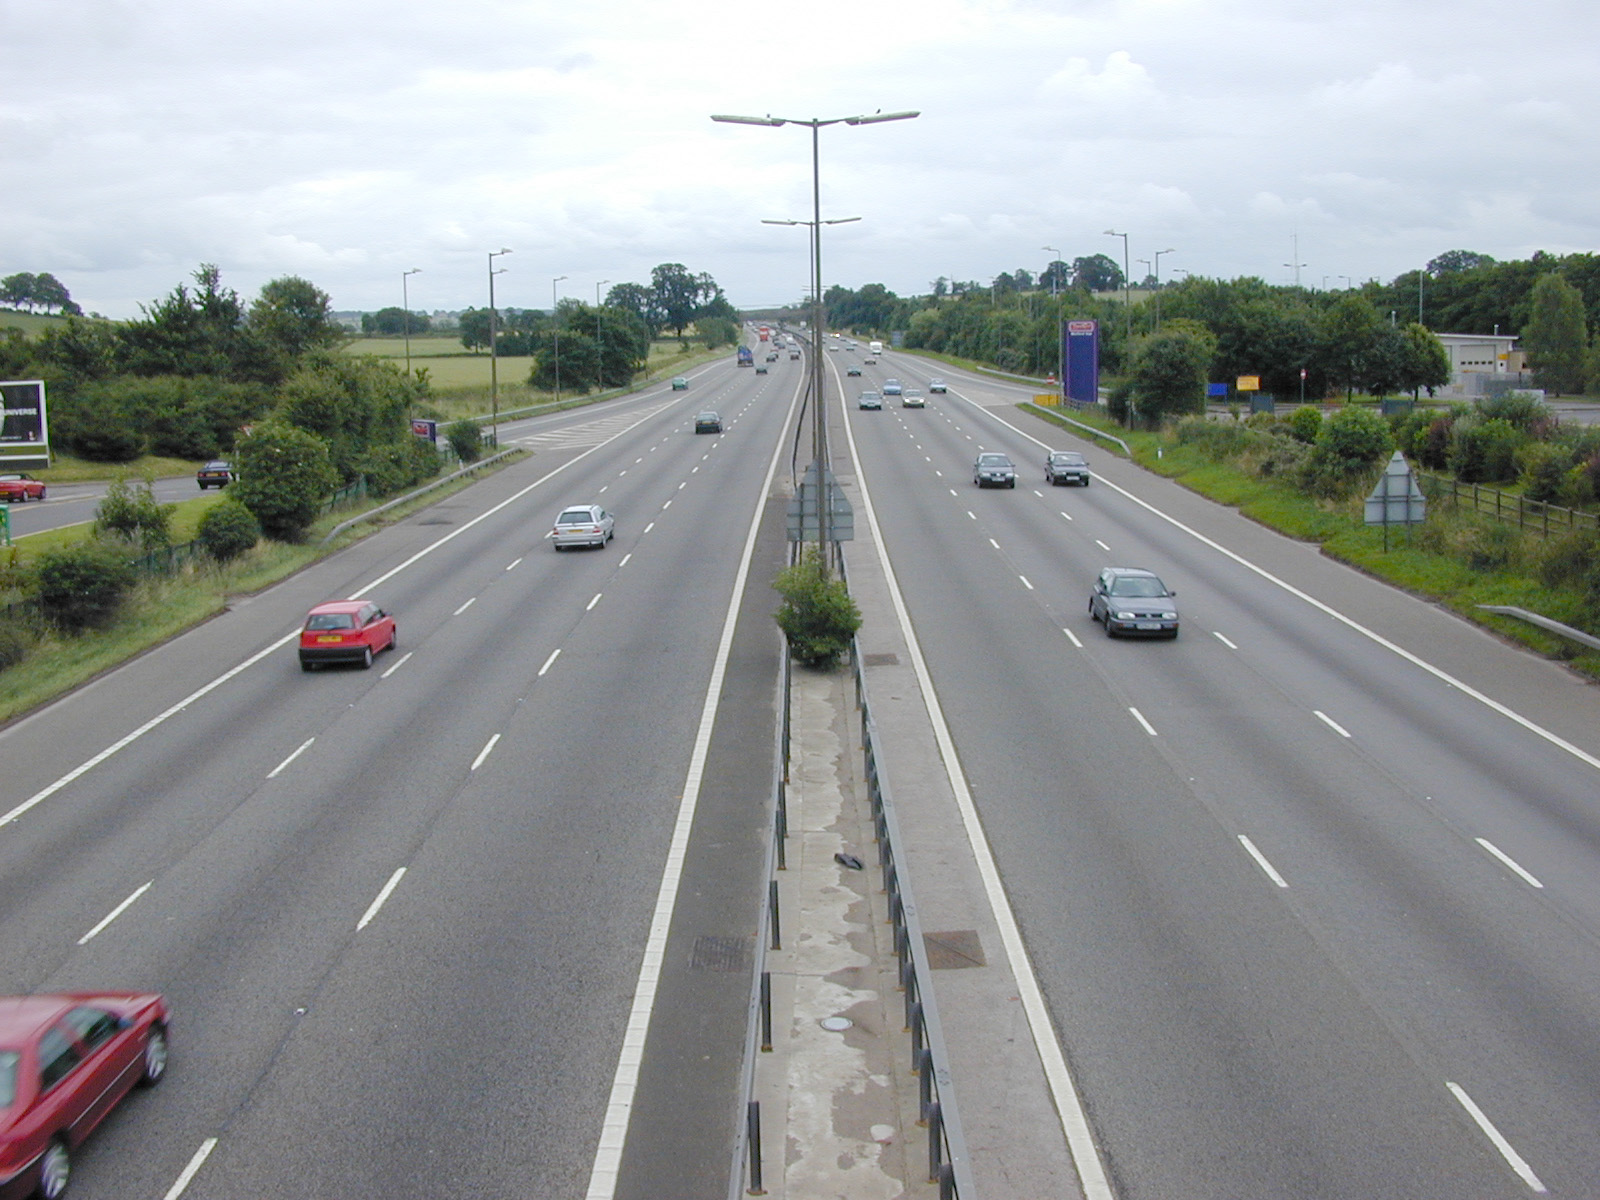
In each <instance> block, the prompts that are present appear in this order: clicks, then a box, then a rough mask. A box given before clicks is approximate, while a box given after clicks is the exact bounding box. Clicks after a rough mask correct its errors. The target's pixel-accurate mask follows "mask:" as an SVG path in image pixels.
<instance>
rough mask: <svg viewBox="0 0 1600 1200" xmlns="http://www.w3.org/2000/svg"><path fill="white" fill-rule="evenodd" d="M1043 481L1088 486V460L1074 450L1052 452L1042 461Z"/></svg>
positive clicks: (1052, 483)
mask: <svg viewBox="0 0 1600 1200" xmlns="http://www.w3.org/2000/svg"><path fill="white" fill-rule="evenodd" d="M1044 481H1045V482H1046V483H1048V484H1050V485H1052V486H1054V485H1055V484H1058V483H1072V484H1081V485H1083V486H1084V487H1088V486H1089V460H1088V459H1086V458H1084V457H1083V455H1081V454H1079V453H1078V452H1077V451H1076V450H1054V451H1051V453H1050V454H1049V455H1048V456H1047V457H1046V458H1045V460H1044Z"/></svg>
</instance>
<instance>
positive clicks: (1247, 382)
mask: <svg viewBox="0 0 1600 1200" xmlns="http://www.w3.org/2000/svg"><path fill="white" fill-rule="evenodd" d="M1233 386H1234V387H1236V388H1237V389H1238V390H1239V391H1241V392H1259V391H1260V390H1261V376H1259V375H1241V376H1239V378H1238V381H1237V382H1235V383H1234V385H1233Z"/></svg>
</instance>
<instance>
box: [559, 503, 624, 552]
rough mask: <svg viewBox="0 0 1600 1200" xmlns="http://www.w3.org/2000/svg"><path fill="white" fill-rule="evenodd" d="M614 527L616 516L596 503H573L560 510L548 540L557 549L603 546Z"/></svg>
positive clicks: (609, 537) (611, 535)
mask: <svg viewBox="0 0 1600 1200" xmlns="http://www.w3.org/2000/svg"><path fill="white" fill-rule="evenodd" d="M616 529H617V521H616V518H615V517H613V516H612V515H611V514H610V513H608V512H607V511H606V510H605V509H603V508H601V507H600V506H599V505H598V504H575V505H572V506H571V507H569V508H563V509H562V510H561V515H560V516H558V517H557V518H556V523H555V528H553V529H552V530H551V531H550V541H551V542H552V543H553V544H554V545H555V548H556V549H557V550H565V549H566V548H567V547H568V546H600V547H603V546H605V544H606V543H607V542H609V541H610V540H611V538H612V537H613V535H614V534H615V533H616Z"/></svg>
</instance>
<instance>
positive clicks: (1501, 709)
mask: <svg viewBox="0 0 1600 1200" xmlns="http://www.w3.org/2000/svg"><path fill="white" fill-rule="evenodd" d="M960 398H961V399H962V400H964V401H966V403H968V404H971V405H972V407H973V408H975V409H977V410H978V411H979V412H981V413H983V414H984V415H985V416H987V417H989V418H990V419H992V420H994V421H998V422H999V423H1000V424H1001V425H1004V426H1005V427H1006V428H1007V429H1009V430H1011V432H1012V433H1014V434H1016V435H1017V436H1018V437H1023V438H1026V439H1027V440H1028V441H1030V442H1032V443H1033V444H1034V445H1035V446H1040V447H1043V448H1044V449H1049V446H1048V444H1047V443H1045V442H1042V441H1040V440H1039V439H1038V438H1036V437H1034V436H1033V434H1031V433H1027V432H1025V431H1024V430H1021V429H1018V428H1017V427H1016V426H1015V425H1013V424H1012V423H1011V422H1010V421H1007V420H1006V419H1005V418H1004V417H999V416H996V415H995V414H994V413H993V412H991V411H990V410H989V409H987V408H984V407H983V405H981V404H978V403H975V402H974V401H971V400H967V398H966V397H965V396H962V397H960ZM1097 478H1099V480H1100V482H1101V483H1103V484H1105V485H1106V487H1108V488H1110V489H1111V490H1112V491H1114V492H1116V493H1117V494H1118V495H1120V496H1121V497H1123V498H1124V499H1125V500H1129V501H1131V502H1132V503H1134V504H1137V505H1138V506H1139V507H1140V508H1142V509H1144V510H1145V511H1146V512H1148V513H1150V514H1151V515H1152V516H1156V517H1159V518H1160V519H1161V520H1163V521H1165V522H1166V523H1167V524H1169V525H1171V526H1172V527H1173V528H1174V529H1177V530H1180V531H1181V532H1183V533H1186V534H1188V535H1189V536H1190V537H1192V538H1194V540H1195V541H1197V542H1199V543H1200V544H1201V545H1203V546H1207V547H1209V548H1210V549H1212V550H1215V551H1216V552H1217V553H1218V554H1220V555H1222V556H1223V557H1224V558H1228V559H1231V560H1233V561H1234V562H1236V563H1238V564H1239V565H1240V566H1241V567H1243V568H1244V569H1245V570H1247V571H1250V572H1252V573H1253V574H1255V575H1256V576H1258V577H1260V578H1261V579H1264V580H1266V581H1267V582H1268V583H1270V584H1272V585H1273V586H1274V587H1278V588H1282V589H1283V590H1284V591H1285V592H1288V593H1289V595H1291V596H1293V597H1294V598H1295V599H1297V600H1301V601H1304V602H1305V603H1306V604H1309V605H1310V606H1311V607H1312V608H1314V609H1316V610H1317V611H1318V612H1320V613H1324V614H1326V615H1327V616H1330V617H1332V618H1333V619H1334V620H1335V621H1338V622H1339V623H1340V624H1341V625H1344V626H1345V627H1346V628H1348V629H1350V630H1352V631H1354V632H1355V633H1358V634H1360V635H1361V636H1362V637H1364V638H1366V639H1368V640H1369V641H1371V642H1373V643H1374V644H1376V645H1378V646H1382V647H1383V648H1384V649H1385V650H1387V651H1389V652H1390V653H1391V654H1395V655H1398V656H1399V657H1400V658H1403V659H1404V660H1405V661H1406V662H1408V663H1410V664H1411V665H1412V666H1414V667H1416V668H1418V669H1419V670H1422V671H1426V672H1427V673H1428V674H1429V675H1432V676H1433V677H1434V678H1435V679H1437V680H1439V681H1440V682H1441V683H1446V684H1449V685H1450V686H1451V687H1453V688H1455V689H1456V690H1457V691H1459V692H1460V693H1461V694H1462V695H1463V696H1467V697H1470V698H1471V699H1473V700H1476V701H1477V702H1478V703H1479V704H1482V705H1483V706H1484V707H1485V708H1488V709H1490V710H1492V711H1494V712H1497V713H1499V714H1500V715H1501V716H1502V717H1504V718H1506V720H1508V721H1512V722H1514V723H1516V724H1518V725H1520V726H1522V727H1523V728H1524V729H1526V730H1527V731H1528V732H1529V733H1531V734H1533V735H1534V736H1535V737H1539V738H1543V739H1544V740H1545V741H1547V742H1549V743H1550V744H1551V745H1552V746H1555V747H1556V748H1557V749H1559V750H1564V751H1566V752H1567V753H1568V754H1570V755H1572V757H1573V758H1576V759H1577V760H1578V761H1579V762H1581V763H1583V764H1585V765H1586V766H1590V767H1593V768H1594V769H1595V770H1597V771H1600V758H1597V757H1596V756H1595V755H1593V754H1590V753H1589V752H1588V751H1587V750H1584V749H1583V748H1582V747H1579V746H1575V745H1573V744H1572V743H1571V742H1569V741H1567V740H1566V739H1565V738H1563V737H1562V736H1560V735H1559V734H1557V733H1553V732H1551V731H1550V730H1548V729H1546V728H1545V727H1544V726H1542V725H1539V724H1537V723H1536V722H1534V721H1531V720H1529V719H1528V718H1527V717H1525V716H1523V715H1522V714H1521V713H1519V712H1517V711H1516V710H1515V709H1513V708H1509V707H1507V706H1506V705H1504V704H1501V703H1500V702H1499V701H1498V700H1495V699H1493V698H1492V697H1490V696H1488V695H1486V694H1485V693H1483V692H1480V691H1479V690H1478V689H1477V688H1475V687H1473V686H1472V685H1471V684H1469V683H1466V682H1465V681H1463V680H1460V679H1457V678H1456V677H1455V676H1454V675H1451V674H1450V673H1449V672H1448V671H1446V670H1444V669H1443V668H1441V667H1436V666H1434V665H1433V664H1432V663H1430V662H1428V661H1427V660H1426V659H1424V658H1421V657H1420V656H1418V655H1416V654H1413V653H1412V652H1411V651H1409V650H1407V649H1406V648H1405V647H1403V646H1401V645H1399V644H1398V643H1396V642H1391V641H1390V640H1389V639H1388V638H1386V637H1384V636H1383V635H1382V634H1381V633H1378V632H1377V631H1376V630H1372V629H1368V628H1367V627H1366V626H1365V625H1363V624H1361V623H1360V622H1359V621H1357V620H1356V619H1355V618H1354V617H1347V616H1345V614H1344V613H1342V612H1340V611H1339V610H1338V609H1336V608H1334V607H1333V606H1332V605H1330V604H1325V603H1323V602H1322V601H1321V600H1318V599H1317V598H1316V597H1315V596H1313V595H1311V594H1310V593H1309V592H1303V591H1301V590H1300V589H1299V588H1297V587H1295V586H1294V584H1292V583H1289V582H1288V581H1287V580H1283V579H1279V578H1278V577H1277V576H1276V575H1274V574H1273V573H1272V572H1271V571H1269V570H1267V569H1266V568H1265V567H1259V566H1257V565H1256V564H1255V563H1253V562H1251V561H1250V560H1249V559H1248V558H1245V557H1244V555H1242V554H1239V553H1237V552H1235V551H1233V550H1229V549H1228V548H1227V547H1226V546H1224V545H1222V543H1220V542H1217V541H1213V540H1212V539H1211V538H1209V537H1207V536H1206V535H1205V534H1203V533H1201V532H1200V531H1199V530H1198V529H1194V528H1192V527H1190V526H1188V525H1185V524H1184V523H1183V522H1182V521H1180V520H1178V518H1177V517H1174V516H1171V515H1169V514H1168V513H1164V512H1162V511H1161V510H1160V509H1159V508H1157V507H1156V506H1155V505H1154V504H1151V503H1150V502H1149V501H1148V500H1142V499H1140V498H1139V497H1138V496H1135V495H1134V494H1133V493H1132V492H1130V491H1128V489H1127V488H1124V487H1118V486H1117V485H1116V484H1114V483H1112V482H1111V481H1110V480H1109V479H1107V478H1106V477H1105V476H1103V475H1101V476H1098V477H1097Z"/></svg>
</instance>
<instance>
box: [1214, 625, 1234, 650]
mask: <svg viewBox="0 0 1600 1200" xmlns="http://www.w3.org/2000/svg"><path fill="white" fill-rule="evenodd" d="M1211 636H1212V637H1214V638H1216V639H1217V641H1219V642H1221V643H1222V644H1223V645H1224V646H1226V647H1227V648H1228V649H1229V650H1237V649H1238V648H1239V647H1237V646H1235V645H1234V644H1233V643H1232V642H1230V641H1229V640H1228V639H1227V638H1225V637H1223V636H1222V635H1221V634H1220V633H1218V632H1217V631H1216V630H1215V629H1213V630H1212V631H1211Z"/></svg>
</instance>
